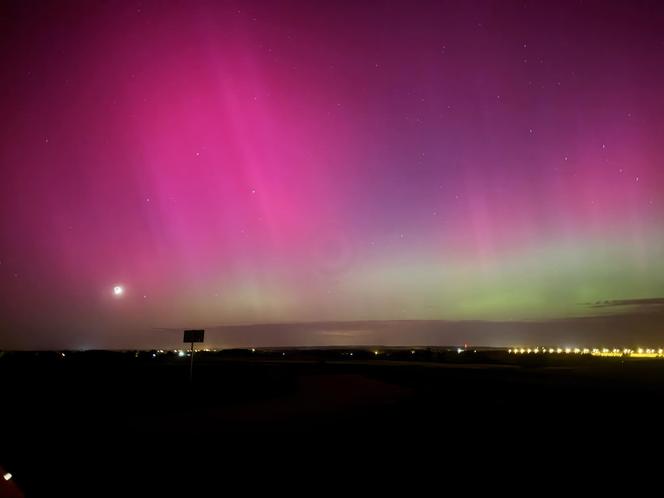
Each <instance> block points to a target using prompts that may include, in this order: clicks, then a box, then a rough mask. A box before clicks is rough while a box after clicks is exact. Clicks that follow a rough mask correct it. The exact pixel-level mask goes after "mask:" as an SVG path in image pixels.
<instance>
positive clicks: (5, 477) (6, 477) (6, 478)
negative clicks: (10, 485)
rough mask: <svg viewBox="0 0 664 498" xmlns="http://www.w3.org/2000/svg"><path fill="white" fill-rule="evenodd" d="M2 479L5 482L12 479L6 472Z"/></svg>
mask: <svg viewBox="0 0 664 498" xmlns="http://www.w3.org/2000/svg"><path fill="white" fill-rule="evenodd" d="M2 477H4V479H5V481H9V480H10V479H11V478H12V475H11V474H10V473H9V472H7V473H6V474H5V475H3V476H2Z"/></svg>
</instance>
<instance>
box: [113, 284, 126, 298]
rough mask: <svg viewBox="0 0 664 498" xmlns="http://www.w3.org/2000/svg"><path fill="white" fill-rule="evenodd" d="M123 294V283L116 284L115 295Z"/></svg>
mask: <svg viewBox="0 0 664 498" xmlns="http://www.w3.org/2000/svg"><path fill="white" fill-rule="evenodd" d="M122 294H124V288H123V287H122V286H121V285H116V286H115V287H113V295H114V296H118V297H119V296H121V295H122Z"/></svg>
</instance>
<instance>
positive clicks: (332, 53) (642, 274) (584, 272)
mask: <svg viewBox="0 0 664 498" xmlns="http://www.w3.org/2000/svg"><path fill="white" fill-rule="evenodd" d="M0 54H1V56H2V61H3V71H2V76H0V109H2V117H3V119H2V127H1V128H0V168H1V172H2V181H1V182H0V347H11V348H15V347H17V348H64V347H69V348H91V347H148V346H155V347H157V346H162V345H165V344H171V343H174V342H177V339H179V338H178V337H177V336H176V335H172V334H171V335H169V334H168V333H162V332H160V331H159V330H158V329H161V328H174V329H176V328H179V327H213V326H224V325H239V324H256V323H258V324H272V326H271V327H265V328H264V329H262V331H263V332H261V334H259V336H260V338H259V336H258V335H255V334H256V328H255V327H252V328H246V329H242V328H241V329H239V330H244V331H245V332H246V333H244V335H243V333H236V332H233V338H232V339H230V338H229V337H226V336H224V333H223V332H222V331H221V330H220V332H219V333H218V334H217V335H215V336H214V338H212V337H211V338H210V339H211V341H213V342H214V343H215V345H218V346H228V345H251V344H257V343H261V344H271V345H280V344H283V345H288V344H293V343H305V342H306V343H308V344H327V343H334V344H337V343H340V342H347V343H367V342H374V341H378V340H383V339H381V337H382V336H381V335H380V334H378V335H373V336H372V335H369V336H367V334H366V333H365V332H366V330H367V327H369V328H371V327H370V326H368V325H366V324H367V323H371V321H380V323H387V322H392V321H396V320H409V322H408V326H404V327H403V328H399V327H398V326H396V325H395V326H394V327H395V328H393V329H392V328H391V329H390V330H391V332H390V334H391V335H390V338H389V341H388V342H392V343H403V344H411V343H412V342H413V341H419V342H423V341H424V342H429V343H437V342H438V343H444V344H447V343H454V342H464V340H465V339H466V338H467V337H468V336H472V337H473V340H475V341H477V342H480V343H484V344H491V345H499V344H509V343H510V341H514V340H522V339H523V334H522V332H513V331H512V329H510V328H509V327H508V326H506V325H505V324H506V323H507V324H509V323H520V324H521V323H523V322H528V323H530V325H528V327H527V328H528V331H529V332H528V333H529V334H531V335H532V336H533V337H537V334H538V332H537V330H539V329H538V327H539V326H540V325H542V324H544V325H542V327H544V328H545V329H546V331H542V332H541V333H542V334H545V335H546V337H547V340H555V337H556V334H560V337H563V338H565V340H569V341H574V340H576V341H577V342H579V344H581V343H583V342H584V341H586V342H587V340H586V338H585V337H584V334H587V335H588V337H591V336H592V337H593V340H595V338H597V337H598V338H600V339H601V337H602V336H601V334H600V333H599V332H598V330H601V329H602V327H597V326H595V325H593V326H592V327H587V326H586V325H585V324H586V323H588V322H586V321H585V320H586V319H585V318H584V319H581V318H580V317H584V316H587V315H590V316H591V317H594V318H596V319H597V320H601V323H605V322H606V320H607V318H606V317H607V316H609V315H611V316H612V315H613V314H615V313H618V314H619V315H620V317H619V319H616V320H614V321H611V320H610V319H609V320H608V321H609V322H611V323H613V324H614V325H615V327H614V328H615V330H614V331H612V332H611V334H609V335H610V337H611V340H612V341H614V342H620V343H623V344H625V345H631V344H632V343H633V342H634V341H635V340H636V338H635V337H632V336H631V335H630V334H632V333H634V331H633V330H632V331H630V328H629V326H626V325H625V322H624V320H625V315H626V314H627V315H628V316H630V317H632V316H638V320H639V323H642V322H643V323H646V322H647V324H650V325H648V326H645V325H644V328H643V333H642V335H639V336H638V339H639V340H642V336H643V337H645V338H648V337H654V334H655V332H656V326H658V325H657V323H661V320H659V318H656V319H652V320H651V319H650V318H648V319H644V318H643V317H642V316H641V315H640V313H639V311H640V310H642V309H643V307H644V306H641V305H638V306H637V305H634V304H631V303H630V302H629V301H628V303H630V304H628V305H625V306H608V307H597V306H589V304H588V303H595V302H597V301H604V300H649V299H653V298H657V297H660V296H662V295H664V229H663V228H662V227H663V226H664V225H663V221H664V220H663V218H664V164H663V163H662V159H661V147H662V138H663V137H664V119H663V118H664V93H662V88H664V64H662V61H663V60H664V6H662V4H661V2H655V1H653V2H607V1H601V2H600V1H598V2H592V1H585V2H558V1H556V2H526V1H520V2H508V1H496V2H485V1H472V2H461V1H459V2H441V1H435V2H424V1H423V2H407V1H403V2H369V1H367V2H311V1H301V2H300V1H291V2H281V1H265V2H212V1H210V2H196V1H186V2H185V1H182V2H150V1H143V2H94V1H89V2H83V1H79V2H52V3H47V2H43V3H39V2H23V1H15V2H11V1H10V2H4V3H3V6H2V7H1V8H0ZM114 286H122V289H123V293H122V294H121V295H120V296H116V295H114V293H113V288H114ZM639 302H640V301H639ZM646 302H648V303H651V304H652V305H649V306H645V307H646V308H647V309H648V312H647V316H648V317H651V315H652V314H653V310H654V311H655V315H654V316H656V317H659V316H660V315H659V312H660V306H661V303H660V302H659V301H646ZM607 308H608V309H607ZM420 320H423V321H426V322H422V327H423V328H422V331H421V333H420V332H417V331H416V330H415V329H417V326H416V325H415V326H414V325H412V324H413V323H415V324H417V323H418V322H417V321H420ZM439 320H442V321H445V322H441V328H440V330H438V329H436V327H435V326H432V325H431V324H432V323H436V321H439ZM476 320H481V321H484V322H485V323H494V322H501V325H500V326H496V327H494V328H492V327H490V326H482V327H481V328H480V329H473V330H474V332H472V333H469V332H468V330H469V328H468V327H469V326H470V325H469V324H468V323H465V324H463V322H465V321H473V322H469V323H470V324H472V323H477V322H475V321H476ZM569 320H572V321H573V323H575V326H574V327H570V326H567V325H564V324H568V323H570V322H569ZM575 320H577V321H575ZM644 320H645V322H644ZM413 321H414V322H413ZM293 322H317V323H318V324H320V323H323V322H335V324H336V326H338V327H339V329H338V330H339V331H340V332H339V333H340V334H341V335H340V336H338V337H335V338H332V336H330V335H327V336H326V335H325V334H322V335H321V334H320V326H319V325H316V326H313V325H312V328H311V330H309V329H306V326H305V328H304V329H303V328H302V326H298V328H297V330H298V332H297V333H296V334H294V333H291V332H289V330H290V329H288V328H287V327H286V328H284V327H282V326H274V324H280V323H293ZM340 322H351V323H350V324H347V325H343V326H340V325H339V323H340ZM450 322H452V323H457V324H458V323H462V324H463V326H461V325H459V326H458V327H456V328H455V327H451V326H450V325H449V323H450ZM353 323H362V324H365V325H363V326H362V327H361V330H362V331H364V332H361V331H358V329H357V328H356V327H355V326H354V325H353ZM551 323H555V324H558V325H556V326H554V327H553V328H552V326H551ZM593 323H594V322H593ZM443 324H446V325H445V326H443ZM538 324H540V325H538ZM560 324H563V325H560ZM377 326H378V325H377ZM519 327H521V325H519V326H518V327H517V329H519ZM379 328H380V327H379ZM544 328H542V330H544ZM335 330H336V329H335ZM418 330H419V329H418ZM432 330H434V332H431V331H432ZM519 330H521V329H519ZM621 330H622V332H621ZM639 330H640V329H639ZM233 331H236V329H235V328H234V329H233ZM571 331H572V332H571ZM252 334H254V335H252ZM307 334H308V335H307ZM432 334H433V335H432ZM520 334H521V335H520ZM592 334H595V335H592ZM598 334H599V335H598ZM649 334H650V335H649ZM549 336H550V337H549ZM529 337H531V336H529ZM574 337H578V339H575V338H574ZM385 340H387V339H385Z"/></svg>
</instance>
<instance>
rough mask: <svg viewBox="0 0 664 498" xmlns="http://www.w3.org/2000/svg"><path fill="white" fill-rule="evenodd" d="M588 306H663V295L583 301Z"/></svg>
mask: <svg viewBox="0 0 664 498" xmlns="http://www.w3.org/2000/svg"><path fill="white" fill-rule="evenodd" d="M585 305H586V306H589V307H590V308H615V307H620V306H638V307H641V306H648V307H650V306H664V297H649V298H640V299H610V300H606V301H595V302H594V303H585Z"/></svg>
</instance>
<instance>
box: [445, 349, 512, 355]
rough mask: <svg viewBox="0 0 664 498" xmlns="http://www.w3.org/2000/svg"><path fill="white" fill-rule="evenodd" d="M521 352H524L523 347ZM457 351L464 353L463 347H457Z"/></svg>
mask: <svg viewBox="0 0 664 498" xmlns="http://www.w3.org/2000/svg"><path fill="white" fill-rule="evenodd" d="M521 352H522V353H523V349H522V350H521ZM457 353H459V354H461V353H463V349H461V348H457Z"/></svg>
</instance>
